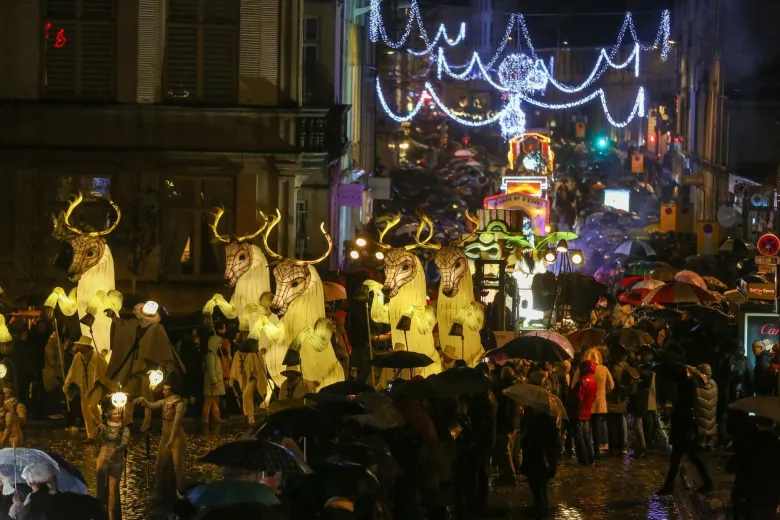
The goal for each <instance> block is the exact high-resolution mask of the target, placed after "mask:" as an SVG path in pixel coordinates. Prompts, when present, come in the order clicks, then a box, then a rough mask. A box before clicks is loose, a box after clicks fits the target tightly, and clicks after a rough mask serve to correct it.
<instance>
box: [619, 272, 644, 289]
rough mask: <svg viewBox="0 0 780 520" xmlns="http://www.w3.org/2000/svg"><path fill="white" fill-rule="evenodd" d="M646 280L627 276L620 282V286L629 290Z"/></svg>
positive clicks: (642, 277)
mask: <svg viewBox="0 0 780 520" xmlns="http://www.w3.org/2000/svg"><path fill="white" fill-rule="evenodd" d="M644 279H645V277H644V276H638V275H637V276H626V277H625V278H623V279H622V280H620V286H621V287H624V288H626V289H627V288H629V287H633V286H634V284H636V283H637V282H640V281H642V280H644Z"/></svg>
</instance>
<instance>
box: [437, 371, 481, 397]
mask: <svg viewBox="0 0 780 520" xmlns="http://www.w3.org/2000/svg"><path fill="white" fill-rule="evenodd" d="M431 384H432V385H433V387H434V388H435V389H436V395H437V396H438V397H442V398H444V397H456V396H457V395H458V394H478V393H480V392H486V391H488V390H489V389H490V386H491V384H492V383H491V381H490V378H488V377H487V376H486V375H485V374H484V372H482V371H481V370H479V369H478V368H471V367H455V368H450V369H447V370H445V371H444V372H441V373H439V374H436V375H434V376H431Z"/></svg>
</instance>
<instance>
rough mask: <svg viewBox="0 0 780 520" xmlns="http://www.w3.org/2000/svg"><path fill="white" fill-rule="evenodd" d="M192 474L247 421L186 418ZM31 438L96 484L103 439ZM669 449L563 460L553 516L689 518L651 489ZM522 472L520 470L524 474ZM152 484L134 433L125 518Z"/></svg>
mask: <svg viewBox="0 0 780 520" xmlns="http://www.w3.org/2000/svg"><path fill="white" fill-rule="evenodd" d="M186 429H187V441H188V442H187V448H188V454H189V460H188V462H187V477H188V481H189V482H199V481H200V482H202V481H209V480H213V479H218V478H220V469H219V468H217V467H215V466H212V465H208V464H199V463H198V462H197V460H198V458H200V457H202V456H203V455H205V454H206V453H208V452H209V451H210V450H211V449H213V448H215V447H216V446H218V445H220V444H223V443H225V442H229V441H231V440H233V439H234V438H235V437H236V436H237V435H238V434H239V433H241V432H242V431H243V428H241V427H239V426H238V425H236V424H233V425H230V424H228V425H223V426H217V427H212V428H207V429H203V428H202V427H201V426H200V424H195V423H193V424H187V425H186ZM27 434H28V445H29V446H35V447H40V448H44V449H51V450H53V451H55V452H57V453H59V454H60V455H62V456H63V457H65V458H66V459H68V460H70V461H71V462H72V463H73V464H74V465H76V466H77V467H78V468H79V469H80V470H81V471H82V472H83V474H84V477H85V478H86V480H87V485H88V486H89V488H90V493H92V494H94V490H95V476H96V470H95V461H96V460H97V455H98V452H99V451H100V448H99V446H94V445H83V444H81V441H82V440H83V439H84V434H83V432H80V433H70V432H69V431H66V430H64V429H62V428H60V429H33V430H29V431H28V432H27ZM159 440H160V436H159V433H157V432H154V433H152V435H151V461H150V479H151V482H152V484H153V483H154V467H155V465H154V464H155V462H154V458H155V453H156V448H157V444H158V443H159ZM666 464H667V456H666V454H665V452H657V453H655V454H653V455H651V456H650V457H648V458H647V459H643V460H633V459H631V458H630V457H628V456H625V457H623V458H620V459H618V458H604V459H602V460H601V461H599V462H597V466H596V467H595V468H584V467H581V466H579V465H578V464H576V463H574V462H568V461H563V462H562V463H561V464H560V465H559V469H558V475H557V476H556V478H555V479H554V480H553V481H552V482H551V485H550V502H551V503H552V504H555V505H554V506H553V510H552V511H551V515H550V518H551V519H556V520H601V519H609V520H633V519H649V520H667V519H681V520H687V519H691V518H695V516H694V515H693V513H692V509H691V504H690V500H689V497H688V496H686V494H685V490H684V488H683V486H681V485H678V491H677V492H676V493H675V496H674V497H664V498H658V497H655V496H654V495H653V494H654V492H655V491H656V489H658V488H659V487H660V485H661V483H662V482H663V479H664V476H665V472H666ZM521 479H522V477H521ZM149 496H150V491H149V490H148V488H147V487H146V450H145V440H144V436H143V435H141V434H134V435H133V438H132V441H131V444H130V450H129V457H128V464H127V478H126V480H125V481H123V487H122V510H123V518H124V519H125V520H141V519H144V520H145V519H147V518H149V517H150V514H151V509H150V507H151V506H150V501H149ZM489 500H490V507H489V510H488V512H487V515H486V516H484V517H481V518H480V520H514V519H520V518H530V517H531V515H530V509H529V505H530V504H531V493H530V491H529V489H528V486H527V485H526V484H525V482H523V481H522V480H520V482H519V484H518V485H517V486H512V487H497V488H495V489H493V490H492V491H491V493H490V499H489Z"/></svg>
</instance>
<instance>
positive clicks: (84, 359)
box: [62, 335, 109, 443]
mask: <svg viewBox="0 0 780 520" xmlns="http://www.w3.org/2000/svg"><path fill="white" fill-rule="evenodd" d="M73 345H74V347H75V349H76V355H75V356H73V362H72V363H71V365H70V369H69V370H68V375H67V376H65V383H64V384H63V386H62V391H63V392H64V393H65V395H66V396H67V395H69V392H68V390H69V388H70V385H71V384H75V385H76V386H77V387H78V388H79V393H80V394H81V414H82V417H84V428H85V429H86V430H87V440H86V441H84V442H85V443H96V442H97V436H98V431H97V426H98V424H100V412H99V411H98V405H99V404H100V400H101V399H102V398H103V393H104V389H107V388H108V386H109V383H108V381H107V379H106V369H107V368H108V364H107V363H106V360H105V359H104V358H103V356H101V355H100V354H98V353H97V352H95V349H94V348H92V338H89V337H87V336H84V335H82V336H81V338H79V340H78V341H76V342H75V343H74V344H73Z"/></svg>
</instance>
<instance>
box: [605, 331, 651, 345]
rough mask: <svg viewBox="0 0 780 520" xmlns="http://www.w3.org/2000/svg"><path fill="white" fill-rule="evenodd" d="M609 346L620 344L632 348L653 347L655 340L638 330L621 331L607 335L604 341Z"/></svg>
mask: <svg viewBox="0 0 780 520" xmlns="http://www.w3.org/2000/svg"><path fill="white" fill-rule="evenodd" d="M604 341H605V343H606V344H607V345H613V344H618V345H620V346H622V347H626V348H632V347H639V346H640V345H652V344H653V343H654V341H653V338H652V337H651V336H650V334H648V333H647V332H643V331H641V330H636V329H620V330H616V331H615V332H612V333H610V334H607V337H606V338H605V339H604Z"/></svg>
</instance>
